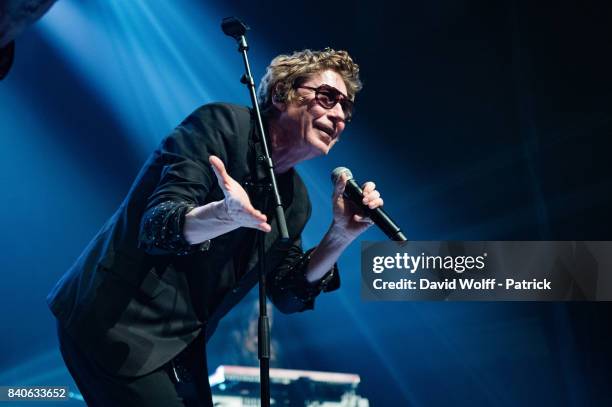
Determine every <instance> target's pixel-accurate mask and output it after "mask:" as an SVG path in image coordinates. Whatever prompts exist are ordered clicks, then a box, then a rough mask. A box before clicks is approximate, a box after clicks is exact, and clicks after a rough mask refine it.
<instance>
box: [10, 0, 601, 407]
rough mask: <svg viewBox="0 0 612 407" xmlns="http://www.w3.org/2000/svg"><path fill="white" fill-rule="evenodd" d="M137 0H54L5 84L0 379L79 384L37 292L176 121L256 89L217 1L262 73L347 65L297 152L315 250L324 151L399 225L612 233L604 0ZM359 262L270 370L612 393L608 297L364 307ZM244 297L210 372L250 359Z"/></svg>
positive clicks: (426, 402)
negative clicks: (339, 98) (367, 185)
mask: <svg viewBox="0 0 612 407" xmlns="http://www.w3.org/2000/svg"><path fill="white" fill-rule="evenodd" d="M136 3H138V2H134V3H128V2H109V4H110V6H109V5H106V4H105V2H102V1H89V2H76V1H70V0H60V2H58V4H56V5H55V6H54V7H53V8H52V10H51V11H50V12H49V14H48V15H47V16H45V17H44V18H43V19H42V20H41V21H40V22H39V23H37V25H36V26H34V27H32V29H31V30H29V31H27V32H26V33H25V34H24V35H23V36H22V38H20V39H19V40H18V41H17V48H16V51H17V54H16V61H15V66H14V67H13V71H12V72H11V73H10V74H9V77H8V78H7V79H6V80H5V81H3V82H2V83H0V137H1V142H2V146H1V147H2V148H1V149H0V151H1V154H0V159H1V160H0V162H2V164H1V165H2V167H0V173H1V174H2V176H1V180H2V185H3V189H4V191H5V192H4V193H3V198H4V199H3V201H4V205H2V206H1V207H0V208H1V209H2V211H1V215H0V216H1V219H2V226H3V227H2V230H1V231H0V243H1V247H2V258H1V260H2V262H3V264H4V267H3V272H2V274H3V276H4V284H3V285H2V288H0V306H1V307H2V309H3V310H4V311H3V312H2V317H1V320H0V323H1V324H2V326H4V327H5V329H3V332H4V334H3V335H2V339H0V385H3V384H7V385H8V384H27V383H31V384H47V385H50V384H66V383H69V380H70V379H69V377H68V376H67V372H66V371H65V368H64V367H63V365H62V364H61V360H60V359H59V354H58V352H57V348H56V346H57V345H56V342H55V339H54V331H53V319H52V317H51V315H50V313H49V312H48V311H47V310H46V309H45V304H44V296H45V295H46V293H47V292H48V291H49V289H50V288H51V287H52V285H53V284H54V282H55V281H56V280H57V279H58V278H59V277H60V276H61V274H62V273H63V272H64V271H65V270H66V268H67V267H68V266H69V265H70V264H71V263H72V261H74V259H75V258H76V256H78V254H79V252H80V251H81V250H82V248H83V247H84V246H85V245H86V244H87V242H88V240H89V239H90V238H91V237H92V236H93V234H94V233H95V232H96V231H97V229H98V228H99V227H100V225H101V224H102V223H103V222H104V220H105V219H106V218H107V217H108V216H110V214H111V213H112V212H113V211H114V209H115V208H116V206H117V205H118V204H119V203H120V202H121V199H122V198H123V196H124V195H125V193H126V192H127V189H128V188H129V185H130V183H131V181H132V180H133V178H134V176H135V174H136V172H137V171H138V168H139V167H140V165H141V164H142V162H143V161H144V159H145V157H146V155H147V154H148V153H149V152H150V151H151V150H152V149H153V148H154V146H155V145H156V144H157V142H159V140H160V139H161V137H163V135H164V134H166V133H167V132H168V131H169V130H170V129H171V128H172V126H174V125H175V124H177V123H178V121H179V120H180V119H181V118H182V117H184V116H185V115H187V114H188V113H189V112H190V111H191V110H193V108H195V107H196V106H197V105H198V104H199V103H204V102H209V101H212V100H216V99H222V100H227V101H236V102H241V103H245V104H246V103H248V98H247V96H246V91H245V90H244V89H242V88H241V86H240V84H239V83H238V81H237V79H238V77H239V74H240V73H241V69H242V67H241V65H240V64H241V62H240V60H239V56H238V55H237V53H236V52H235V49H234V44H233V43H232V42H231V40H228V39H227V38H226V37H223V36H222V34H220V30H219V28H218V23H219V21H220V18H221V17H224V16H227V15H236V16H238V17H241V18H243V19H244V20H245V21H247V22H248V24H249V25H250V26H251V27H252V32H251V35H250V37H249V38H250V41H251V45H252V50H251V55H252V58H253V61H252V62H253V65H254V71H255V74H256V76H257V78H259V77H261V75H262V74H263V70H264V68H265V66H266V64H267V62H268V61H269V60H270V59H271V58H272V57H273V56H275V55H277V54H278V53H281V52H290V51H293V50H299V49H303V48H306V47H308V48H313V49H316V48H323V47H326V46H331V47H333V48H337V49H347V50H348V51H349V52H350V53H351V55H352V56H353V57H354V59H355V60H356V61H357V62H358V63H359V64H360V65H361V68H362V79H363V82H364V89H363V91H362V92H361V93H360V94H359V95H358V98H357V105H356V112H355V119H354V121H353V123H351V125H350V127H349V128H348V129H347V131H346V132H345V134H344V135H343V137H342V141H341V143H340V144H339V145H338V146H337V148H335V150H334V151H333V152H332V154H331V155H330V156H329V157H326V158H324V159H318V160H315V161H312V162H310V163H306V164H305V165H303V166H302V168H301V172H302V174H303V176H304V178H305V180H306V182H307V184H308V185H309V190H310V193H311V197H312V200H313V205H314V206H315V210H314V213H313V220H312V221H311V224H310V226H309V230H307V233H306V235H305V241H306V243H307V245H310V246H312V245H314V244H316V243H317V241H318V238H319V236H320V235H321V233H322V232H324V231H325V228H326V226H327V223H328V222H329V217H330V216H329V213H328V212H329V202H328V199H329V194H330V192H331V191H330V190H329V189H330V187H329V181H328V179H329V178H328V177H329V175H328V174H329V172H330V171H331V169H333V168H334V167H335V166H337V165H346V166H348V167H350V168H351V169H352V170H353V173H354V174H355V176H356V178H357V179H359V180H362V181H363V180H365V179H372V180H375V181H376V182H377V185H378V188H379V189H380V190H381V191H382V193H383V197H384V198H385V206H386V207H387V209H388V212H389V213H390V214H392V216H394V218H395V219H396V220H397V221H398V223H400V224H401V225H402V227H403V229H404V231H405V233H406V234H407V235H408V237H409V238H410V239H414V240H451V239H456V240H611V239H612V236H611V232H610V227H611V226H612V219H611V215H610V208H611V203H612V192H611V191H612V188H611V187H612V181H611V180H610V165H609V155H610V151H611V150H610V141H609V140H610V136H612V79H611V72H612V59H611V57H610V51H611V50H610V48H611V45H612V43H611V39H612V25H611V24H610V23H611V18H612V12H611V7H610V5H609V2H604V1H602V2H595V1H555V2H553V1H520V0H515V1H510V0H508V1H459V0H455V1H451V0H448V1H444V0H430V1H426V2H425V1H424V2H399V1H398V2H388V1H376V2H363V1H355V2H342V3H341V2H331V1H325V2H323V1H308V2H294V3H288V2H279V1H265V2H264V1H259V2H257V1H256V2H246V1H226V2H223V3H222V4H221V3H219V4H212V3H206V2H204V3H203V2H196V1H177V2H173V3H172V5H167V4H166V5H164V2H156V1H152V2H146V3H138V4H140V5H141V6H139V7H141V8H142V9H141V10H138V8H137V7H135V6H134V4H136ZM142 4H146V5H147V7H144V6H142ZM164 7H166V8H168V10H164ZM147 10H148V11H149V12H150V13H151V15H148V14H146V13H144V12H143V11H147ZM164 11H167V13H164ZM174 12H176V13H180V15H181V16H183V17H185V16H187V17H185V18H184V19H183V20H177V19H174V20H173V18H174V17H175V16H174V14H172V13H174ZM117 16H119V17H120V18H118V17H117ZM151 16H153V17H151ZM145 17H146V18H145ZM156 18H157V20H156ZM151 21H157V23H159V24H153V23H151ZM177 22H180V24H178V23H177ZM95 27H104V29H105V30H106V31H104V33H106V34H105V35H98V34H96V31H95V30H94V28H95ZM160 27H161V29H163V30H164V31H163V32H164V33H166V36H164V35H161V34H160ZM117 32H121V33H123V34H125V36H123V37H116V38H113V36H112V35H111V34H113V33H117ZM109 33H110V34H109ZM183 34H184V36H183ZM62 36H65V37H62ZM158 37H159V38H160V42H159V43H160V44H164V45H165V46H166V48H164V50H166V51H165V52H161V51H159V49H158V48H157V47H158V42H156V39H157V38H158ZM126 39H127V40H126ZM94 40H95V41H99V42H87V41H94ZM113 41H114V42H113ZM168 42H170V43H171V44H170V45H168ZM109 43H112V44H113V45H112V46H110V45H109V46H108V47H109V49H114V50H115V52H116V54H114V55H115V56H118V57H117V59H111V58H107V55H110V54H106V53H105V52H106V51H105V50H106V48H105V47H106V46H107V44H109ZM70 46H73V47H72V48H70ZM113 47H114V48H113ZM75 50H76V51H78V52H73V51H75ZM136 51H140V52H136ZM177 55H178V56H182V58H179V57H178V56H177ZM156 58H159V60H158V59H156ZM173 58H175V59H173ZM170 60H171V61H173V63H172V64H170V65H171V66H170V67H166V66H165V65H164V63H165V62H167V61H170ZM89 62H92V63H91V64H89ZM135 67H140V68H141V71H136V70H135V69H136V68H135ZM132 69H134V70H133V71H132ZM121 75H123V76H121ZM190 75H191V76H193V77H195V78H196V79H193V80H192V82H191V84H192V85H193V86H191V87H189V86H187V85H189V82H187V85H185V83H184V82H181V81H180V80H179V79H184V78H191V76H190ZM176 78H179V79H176ZM119 79H121V80H124V81H119ZM142 83H145V85H142ZM194 84H195V85H194ZM227 84H230V85H227ZM183 85H185V86H183ZM196 85H201V87H202V88H203V89H204V90H203V91H199V90H198V91H197V92H195V91H193V93H190V92H191V91H192V90H193V89H196V90H197V89H199V88H198V86H196ZM164 86H166V87H167V88H165V87H164ZM168 89H169V90H168ZM185 89H186V90H185ZM149 92H150V93H149ZM156 92H157V93H156ZM164 92H166V93H164ZM172 92H175V93H172ZM185 95H188V96H185ZM166 96H168V97H166ZM170 96H175V98H173V97H170ZM143 106H144V107H143ZM162 113H163V114H167V116H164V115H163V114H162ZM161 118H163V119H164V121H162V119H161ZM364 239H368V240H376V239H383V236H382V235H381V234H380V233H379V232H377V231H374V230H372V231H369V232H367V234H366V235H365V236H364ZM358 256H359V247H358V245H357V244H354V245H352V246H351V248H350V249H349V250H348V252H347V253H346V254H345V256H344V257H343V258H342V260H341V261H340V267H341V270H342V273H343V274H342V276H343V288H342V289H341V291H340V292H338V293H334V294H329V295H324V296H322V298H320V299H319V300H318V304H317V310H316V311H315V312H310V313H305V314H300V315H295V316H283V315H276V314H275V321H274V328H273V332H274V337H275V341H276V345H277V349H278V358H277V361H276V362H275V363H276V365H277V366H278V367H285V368H294V369H311V370H326V371H339V372H350V373H357V374H359V375H360V376H361V379H362V384H361V387H360V391H361V393H362V394H363V395H364V396H366V397H368V398H369V399H370V402H371V404H372V405H374V406H396V405H402V406H404V405H406V406H408V405H409V406H430V405H494V406H515V405H551V406H578V405H580V406H581V405H609V404H610V403H612V396H611V392H610V390H609V387H608V386H609V382H610V375H609V366H610V362H611V361H612V351H611V350H610V340H611V339H612V335H611V332H610V328H609V327H610V317H611V316H612V312H611V311H612V309H611V307H610V305H609V304H608V303H588V302H584V303H456V302H455V303H364V302H361V301H360V299H359V271H358V270H359V269H358V267H359V265H358ZM602 272H608V273H609V272H612V271H610V270H603V271H602ZM248 309H249V308H248V304H247V311H246V313H245V311H244V310H243V311H241V312H243V313H242V314H235V315H233V316H229V318H228V321H227V323H226V325H225V327H221V331H220V332H219V334H217V337H216V338H215V341H213V343H211V346H210V351H211V352H210V353H211V356H210V359H209V369H210V370H213V369H214V368H215V367H216V365H218V364H221V363H228V361H236V362H239V363H244V360H245V359H244V358H242V359H241V357H238V356H236V355H235V354H233V353H232V346H231V344H229V345H228V343H229V342H231V341H230V340H229V339H227V338H230V337H231V332H233V331H234V330H236V329H242V325H243V324H244V321H243V319H244V318H243V317H244V316H245V315H247V316H248ZM224 333H225V336H224ZM234 352H235V349H234ZM70 384H71V382H70ZM73 389H74V388H73ZM74 402H75V403H77V402H76V401H74Z"/></svg>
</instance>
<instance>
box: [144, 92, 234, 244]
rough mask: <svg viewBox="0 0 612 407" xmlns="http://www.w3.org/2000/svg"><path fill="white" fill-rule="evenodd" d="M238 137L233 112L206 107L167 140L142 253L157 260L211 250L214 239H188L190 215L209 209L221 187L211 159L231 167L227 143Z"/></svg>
mask: <svg viewBox="0 0 612 407" xmlns="http://www.w3.org/2000/svg"><path fill="white" fill-rule="evenodd" d="M238 132H239V129H238V124H237V120H236V117H235V113H234V112H233V111H232V110H231V109H230V108H228V107H227V106H224V105H219V104H216V105H205V106H203V107H201V108H200V109H198V110H196V111H195V112H194V113H192V114H191V115H190V116H189V117H187V118H186V119H185V120H184V121H183V122H182V123H181V124H180V125H179V126H178V127H177V128H176V129H175V130H174V131H173V132H172V133H171V134H170V135H169V136H168V137H166V138H165V139H164V140H163V141H162V143H161V146H160V147H159V149H158V150H157V151H156V152H155V156H154V162H153V163H152V165H154V166H158V167H159V168H160V177H159V181H158V184H157V186H156V187H155V189H154V190H153V192H152V193H151V194H150V195H149V197H148V198H147V202H146V208H145V211H144V214H143V216H142V218H141V222H140V230H139V242H138V243H139V247H140V248H142V249H144V250H145V251H146V252H147V253H149V254H153V255H169V254H175V255H186V254H190V253H193V252H196V251H200V250H207V249H208V248H209V247H210V241H209V240H208V241H205V242H203V243H200V244H197V245H190V244H189V243H188V242H187V241H186V240H185V238H184V235H183V225H184V222H185V214H186V213H187V212H189V211H190V210H191V209H192V208H194V207H196V206H200V205H203V204H204V203H205V201H206V198H207V196H208V194H209V192H210V191H211V189H212V188H213V187H214V185H215V183H216V182H217V181H216V177H215V175H214V173H213V171H212V168H211V166H210V164H209V162H208V158H209V156H210V155H213V154H214V155H216V156H218V157H219V158H220V159H221V160H222V161H224V162H225V163H227V155H228V151H227V145H226V140H228V139H232V137H235V135H237V134H238Z"/></svg>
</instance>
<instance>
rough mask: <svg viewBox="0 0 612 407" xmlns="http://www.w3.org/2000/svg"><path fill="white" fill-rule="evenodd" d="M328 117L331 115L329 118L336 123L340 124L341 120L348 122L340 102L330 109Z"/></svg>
mask: <svg viewBox="0 0 612 407" xmlns="http://www.w3.org/2000/svg"><path fill="white" fill-rule="evenodd" d="M327 117H329V120H331V121H332V122H333V123H334V125H338V123H340V122H342V123H346V115H345V114H344V110H342V106H341V105H340V103H336V105H335V106H334V107H332V108H331V109H329V110H328V113H327Z"/></svg>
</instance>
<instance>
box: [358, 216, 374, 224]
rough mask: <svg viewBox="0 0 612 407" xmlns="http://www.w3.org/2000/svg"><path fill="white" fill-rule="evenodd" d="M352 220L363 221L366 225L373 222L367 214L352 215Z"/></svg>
mask: <svg viewBox="0 0 612 407" xmlns="http://www.w3.org/2000/svg"><path fill="white" fill-rule="evenodd" d="M353 220H354V221H355V222H359V223H365V224H367V225H373V224H374V222H373V221H372V219H370V218H368V217H367V216H362V215H357V214H355V215H353Z"/></svg>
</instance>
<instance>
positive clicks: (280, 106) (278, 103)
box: [272, 87, 287, 112]
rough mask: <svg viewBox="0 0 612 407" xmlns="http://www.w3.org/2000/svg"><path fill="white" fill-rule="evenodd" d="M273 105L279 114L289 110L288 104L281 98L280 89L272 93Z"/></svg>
mask: <svg viewBox="0 0 612 407" xmlns="http://www.w3.org/2000/svg"><path fill="white" fill-rule="evenodd" d="M272 104H273V105H274V107H275V108H276V109H277V110H278V111H279V112H284V111H285V110H286V109H287V103H285V101H284V100H283V98H282V97H280V93H279V91H278V87H277V88H275V89H274V91H273V93H272Z"/></svg>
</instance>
